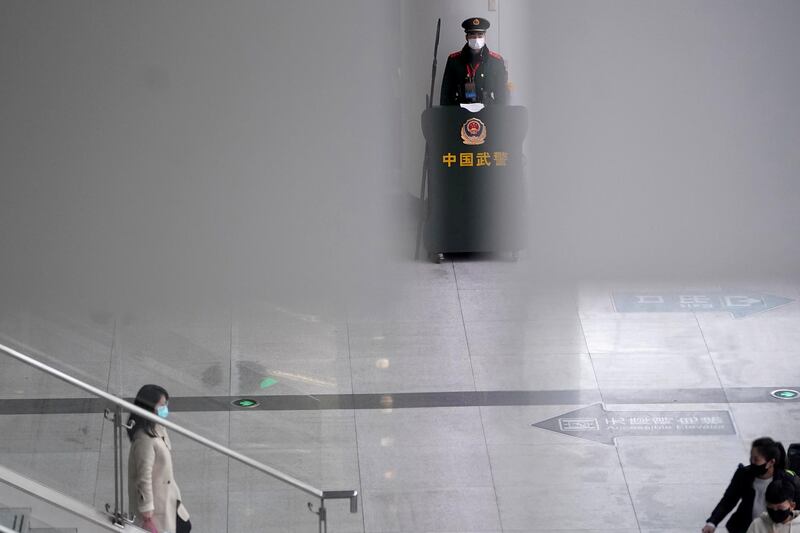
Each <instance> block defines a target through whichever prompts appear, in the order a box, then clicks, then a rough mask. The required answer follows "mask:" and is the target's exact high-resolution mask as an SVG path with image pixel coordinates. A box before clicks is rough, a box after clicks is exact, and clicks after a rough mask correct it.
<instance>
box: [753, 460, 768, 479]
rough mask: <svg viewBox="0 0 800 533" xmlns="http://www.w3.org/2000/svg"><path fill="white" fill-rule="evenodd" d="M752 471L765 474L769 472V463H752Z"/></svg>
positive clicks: (758, 474)
mask: <svg viewBox="0 0 800 533" xmlns="http://www.w3.org/2000/svg"><path fill="white" fill-rule="evenodd" d="M750 471H751V472H753V474H755V475H756V476H763V475H764V474H766V473H767V463H762V464H760V465H756V464H753V463H750Z"/></svg>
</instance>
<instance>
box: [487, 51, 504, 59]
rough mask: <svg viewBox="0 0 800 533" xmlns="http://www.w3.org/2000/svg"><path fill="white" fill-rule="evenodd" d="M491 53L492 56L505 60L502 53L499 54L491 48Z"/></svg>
mask: <svg viewBox="0 0 800 533" xmlns="http://www.w3.org/2000/svg"><path fill="white" fill-rule="evenodd" d="M489 55H490V56H492V57H493V58H495V59H499V60H500V61H504V59H503V56H501V55H500V54H498V53H497V52H494V51H492V50H489Z"/></svg>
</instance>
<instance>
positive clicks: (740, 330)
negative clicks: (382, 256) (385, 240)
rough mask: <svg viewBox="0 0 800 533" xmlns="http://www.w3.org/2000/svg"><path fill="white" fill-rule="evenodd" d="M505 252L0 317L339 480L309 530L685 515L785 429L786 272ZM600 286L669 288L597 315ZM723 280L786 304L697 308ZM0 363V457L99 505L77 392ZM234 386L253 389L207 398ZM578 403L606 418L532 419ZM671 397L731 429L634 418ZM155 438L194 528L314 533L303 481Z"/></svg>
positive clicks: (729, 289)
mask: <svg viewBox="0 0 800 533" xmlns="http://www.w3.org/2000/svg"><path fill="white" fill-rule="evenodd" d="M528 266H529V265H528V264H527V263H526V261H525V260H522V261H520V262H518V263H511V262H505V261H501V260H491V259H489V258H460V259H457V260H456V261H454V262H447V263H444V264H441V265H434V264H426V263H407V264H398V265H395V266H394V270H393V271H392V272H390V273H388V274H387V279H390V280H391V287H390V288H389V290H388V291H386V292H385V293H381V294H380V297H378V296H377V295H376V296H375V298H373V299H370V298H360V299H357V300H356V301H354V302H349V304H348V305H347V306H346V308H345V309H343V310H342V309H341V308H338V309H339V310H336V311H331V309H334V307H327V308H325V310H320V309H322V308H315V307H314V306H297V305H294V306H292V305H285V304H276V303H271V302H258V303H251V304H247V305H239V306H236V307H235V308H224V309H221V308H217V309H213V310H211V311H198V310H194V311H192V312H184V313H175V312H171V313H153V312H148V313H140V314H132V315H128V316H117V317H114V316H111V315H108V314H102V313H97V312H93V311H81V310H78V309H71V308H54V307H52V306H38V307H37V306H31V308H30V309H21V308H19V307H15V308H13V309H2V310H1V311H0V335H2V339H3V340H4V341H5V342H6V343H8V344H12V345H13V346H15V347H18V348H20V349H22V350H23V351H25V352H26V353H28V354H29V355H32V356H34V357H37V358H39V359H41V360H43V361H45V362H47V363H49V364H52V365H54V366H57V367H58V368H60V369H63V370H65V371H67V372H69V373H71V374H73V375H75V376H76V377H79V378H81V379H83V380H86V381H88V382H89V383H91V384H93V385H96V386H100V387H102V388H104V389H107V390H109V391H111V392H113V393H115V394H119V395H122V396H126V397H129V396H131V395H133V394H135V392H136V390H137V389H138V387H139V386H140V385H142V384H143V383H146V382H157V383H160V384H162V385H163V386H165V387H166V388H167V389H168V390H169V391H170V393H171V394H172V395H173V402H172V405H173V406H174V409H173V414H172V420H173V421H174V422H176V423H178V424H181V425H184V426H186V427H187V428H189V429H191V430H193V431H196V432H198V433H200V434H203V435H206V436H208V437H210V438H212V439H214V440H216V441H218V442H221V443H222V444H225V445H227V446H230V447H232V448H234V449H236V450H238V451H241V452H243V453H245V454H246V455H249V456H251V457H253V458H255V459H258V460H260V461H262V462H264V463H267V464H269V465H272V466H274V467H276V468H278V469H281V470H283V471H285V472H287V473H289V474H291V475H293V476H295V477H297V478H299V479H301V480H303V481H306V482H308V483H311V484H313V485H315V486H318V487H320V488H323V489H325V490H340V489H357V490H359V492H360V494H361V500H360V502H359V503H360V507H359V511H358V513H356V514H350V513H349V512H348V509H347V504H346V503H345V502H331V503H330V504H329V521H330V529H329V531H332V532H359V531H363V532H398V533H399V532H406V533H419V532H441V533H444V532H456V531H458V532H473V533H478V532H483V533H488V532H499V531H505V532H546V531H584V532H594V533H600V532H611V531H613V532H617V533H618V532H649V533H656V532H659V533H673V532H679V531H680V532H685V531H697V530H699V528H700V527H701V526H702V524H703V523H704V520H705V518H706V516H707V515H708V513H709V512H710V510H711V509H712V508H713V506H714V505H715V503H716V501H717V500H718V498H719V497H720V496H721V494H722V491H723V490H724V488H725V486H726V484H727V482H728V480H729V478H730V476H731V475H732V473H733V471H734V469H735V467H736V465H737V464H738V463H739V462H744V461H746V460H747V450H748V442H749V441H751V440H752V439H754V438H756V437H760V436H763V435H770V436H772V437H774V438H776V439H779V440H782V441H783V442H785V443H787V444H788V443H789V442H800V424H798V423H797V421H798V420H799V419H800V400H797V401H792V400H778V399H774V398H772V397H771V396H770V395H769V392H770V391H772V390H774V389H778V388H781V387H785V388H795V389H796V388H798V386H800V365H798V359H797V347H798V346H800V303H798V301H800V284H794V283H790V282H788V283H787V282H781V283H778V282H774V281H765V280H750V281H747V282H738V283H736V284H731V282H730V281H729V280H726V281H725V282H722V281H720V282H719V283H715V284H701V285H698V284H696V283H692V282H686V283H669V284H664V283H655V282H653V283H650V284H648V283H642V282H637V283H630V284H625V283H613V284H611V283H583V284H574V285H569V286H564V285H542V284H535V283H530V282H528V281H527V276H526V270H527V269H528ZM616 291H618V292H620V293H622V292H625V293H633V294H636V293H637V292H640V293H641V294H642V296H644V297H646V298H649V300H646V301H650V302H653V301H658V298H662V299H663V297H665V296H666V300H669V298H672V297H674V298H675V299H677V301H679V302H686V305H685V306H683V307H681V306H680V305H678V306H672V307H670V306H668V305H666V304H665V305H664V306H663V307H662V308H659V307H657V306H656V307H654V308H652V309H650V310H648V311H645V312H618V311H617V309H616V307H615V300H614V294H615V292H616ZM737 291H738V292H737ZM743 291H746V293H747V294H748V295H753V294H763V295H772V296H778V297H781V298H783V299H784V300H785V301H784V300H781V303H782V305H779V306H777V307H775V308H773V309H769V310H761V311H760V312H757V313H756V312H753V313H752V314H747V315H746V316H743V317H741V318H736V317H735V316H734V315H733V314H732V313H731V312H730V311H731V309H730V308H728V307H724V306H723V305H722V303H720V304H719V305H718V306H717V307H714V308H710V309H709V308H708V307H707V306H706V307H703V305H704V304H705V303H707V302H708V299H703V297H702V296H703V295H712V296H710V298H712V299H713V298H718V301H719V302H723V301H724V298H722V297H720V296H719V295H723V296H724V295H725V294H728V295H733V296H736V295H738V294H742V293H743ZM713 295H716V296H713ZM681 296H684V297H685V299H684V300H681V299H680V297H681ZM653 298H656V300H653ZM719 298H722V299H719ZM756 300H757V298H756ZM643 301H644V300H643ZM737 302H738V303H739V304H741V303H742V302H744V304H743V305H748V302H749V300H746V299H742V298H740V299H739V300H729V301H728V303H732V304H736V303H737ZM695 304H697V305H699V306H700V307H693V305H695ZM0 370H2V372H0V398H3V399H4V400H2V401H0V406H2V407H0V413H2V414H0V464H4V465H6V466H8V467H10V468H13V469H16V470H19V471H21V472H23V473H26V474H28V475H30V476H32V477H34V478H36V479H38V480H40V481H42V482H44V483H46V484H48V485H51V486H53V487H56V488H59V489H61V490H63V491H65V492H67V493H69V494H70V495H72V496H73V497H75V498H77V499H79V500H82V501H86V502H91V503H93V504H94V505H96V506H97V507H102V506H103V505H104V504H105V503H106V502H108V501H109V500H110V498H112V495H113V483H112V478H111V475H112V471H113V458H112V453H111V443H112V436H111V432H110V426H109V424H108V423H107V422H104V421H103V417H102V415H101V414H99V413H97V412H94V411H96V409H93V408H91V407H86V408H85V409H83V408H82V407H81V406H82V405H86V406H89V405H90V404H89V403H88V402H84V403H81V402H77V403H69V402H68V401H67V400H68V399H70V398H82V397H85V396H86V395H85V394H84V393H82V392H80V391H78V390H76V389H75V388H73V387H71V386H69V385H66V384H64V383H61V382H59V381H57V380H55V379H54V378H50V377H45V376H43V375H41V374H40V373H37V372H35V371H33V370H32V369H30V368H28V367H25V366H23V365H21V364H19V363H16V362H11V361H10V360H9V359H8V358H5V357H3V358H2V359H0ZM204 397H209V398H211V399H212V400H214V402H216V403H214V405H215V406H216V407H215V408H214V409H210V408H204V407H203V405H209V404H203V403H202V401H201V400H202V399H203V398H204ZM239 397H249V398H255V399H257V400H258V401H259V402H261V404H260V405H259V407H257V408H255V409H238V408H233V407H229V405H230V404H229V402H230V400H231V399H235V398H239ZM182 399H183V400H182ZM594 404H602V407H603V408H604V409H605V411H604V413H605V414H601V415H600V416H594V415H592V416H589V418H587V419H579V418H575V417H573V418H571V419H570V420H566V419H560V420H559V421H558V424H560V425H557V426H554V427H557V428H560V430H558V431H556V430H549V429H543V428H541V427H538V426H536V424H537V423H540V422H543V421H546V420H549V419H552V418H554V417H556V418H557V417H559V416H560V415H564V414H566V413H570V412H572V411H576V410H578V409H580V408H582V407H589V406H592V405H594ZM65 406H68V407H65ZM204 409H205V410H204ZM64 411H66V412H64ZM633 411H635V412H642V419H646V420H648V422H645V423H640V426H637V427H636V428H634V427H626V428H625V429H624V431H623V430H621V433H619V434H617V435H616V438H613V437H614V436H615V435H612V436H611V437H610V439H611V440H609V442H608V443H606V442H602V439H596V440H593V439H591V438H585V436H586V435H587V433H585V431H594V429H592V428H594V427H595V426H598V425H603V424H607V423H609V422H608V420H611V421H612V422H613V421H614V419H615V418H619V420H617V423H619V424H634V422H633V418H636V417H631V416H629V415H630V412H633ZM674 411H680V412H682V413H687V412H688V413H690V414H691V413H692V412H695V411H703V412H707V411H716V412H722V413H723V414H725V416H726V420H727V415H729V417H730V418H729V419H730V421H731V422H732V425H731V426H730V427H728V428H727V429H725V430H721V431H720V432H716V433H715V432H714V431H713V430H710V429H709V427H706V426H703V425H702V424H700V425H697V424H695V425H693V426H691V427H688V426H687V427H688V429H686V428H684V430H681V431H678V430H675V431H672V430H670V431H662V430H661V429H659V428H656V427H655V426H654V425H652V424H651V422H649V421H650V420H655V419H660V418H662V417H664V416H668V415H669V412H674ZM31 412H33V413H36V414H30V413H31ZM597 412H600V411H597ZM615 412H616V413H621V412H625V413H628V415H625V416H628V418H627V419H626V421H624V422H622V421H621V420H622V418H624V416H623V415H622V414H619V415H615ZM576 416H577V415H576ZM687 416H688V418H692V416H690V415H687ZM648 417H649V418H648ZM687 423H688V424H690V425H691V421H690V422H687ZM575 424H584V426H582V427H583V430H585V431H583V432H579V431H575V430H574V429H575V427H576V426H575ZM585 424H589V426H588V427H589V429H588V430H587V426H585ZM653 424H655V422H653ZM598 427H599V426H598ZM571 428H572V429H571ZM662 429H663V428H662ZM612 443H613V444H612ZM174 445H175V452H174V456H175V463H176V469H177V476H178V481H179V482H180V484H181V487H182V491H183V494H184V498H185V500H186V501H187V505H188V506H189V508H190V510H191V511H192V513H193V522H194V524H195V531H197V532H198V533H219V532H226V531H227V532H231V533H240V532H253V531H316V529H315V528H316V518H315V516H314V515H312V514H311V513H310V512H309V511H308V509H307V507H306V502H307V501H308V498H306V497H305V496H304V495H303V494H302V493H300V492H298V491H297V490H295V489H291V488H287V487H285V486H282V485H281V484H279V483H277V482H275V481H273V480H270V479H266V478H264V476H262V475H259V474H257V473H255V472H253V471H250V470H249V469H247V468H245V467H244V466H242V465H240V464H238V463H234V462H232V461H228V460H227V459H226V458H225V457H222V456H220V455H219V454H217V453H216V452H213V451H209V450H206V449H204V448H202V447H200V446H199V445H197V444H195V443H193V442H191V441H189V440H187V439H185V438H182V437H180V436H175V437H174Z"/></svg>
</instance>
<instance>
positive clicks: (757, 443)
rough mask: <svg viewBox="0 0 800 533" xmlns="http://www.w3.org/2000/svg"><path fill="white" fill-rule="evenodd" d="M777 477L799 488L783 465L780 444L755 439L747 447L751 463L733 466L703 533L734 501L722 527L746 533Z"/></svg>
mask: <svg viewBox="0 0 800 533" xmlns="http://www.w3.org/2000/svg"><path fill="white" fill-rule="evenodd" d="M778 480H779V481H782V482H785V483H787V484H789V485H791V486H792V487H795V490H799V491H800V479H798V477H797V475H796V474H795V472H793V471H791V470H787V469H786V451H785V450H784V448H783V444H781V443H780V442H777V441H774V440H772V439H771V438H769V437H762V438H760V439H756V440H754V441H753V445H752V447H751V449H750V464H749V465H747V466H743V465H739V468H737V469H736V472H735V473H734V474H733V479H731V482H730V485H728V488H727V489H726V490H725V494H724V495H723V496H722V499H721V500H720V501H719V503H718V504H717V506H716V507H715V508H714V510H713V511H712V512H711V516H710V517H708V520H706V525H705V526H703V528H702V530H701V531H702V533H714V531H715V530H716V529H717V526H718V525H719V523H720V522H722V520H723V519H724V518H725V517H726V516H727V515H728V513H730V512H731V511H733V508H734V507H736V506H737V504H738V508H737V509H736V511H735V512H734V513H733V515H732V516H731V518H730V520H728V523H727V524H725V527H726V528H727V529H728V532H729V533H745V532H746V531H747V528H748V527H749V526H750V524H751V523H752V522H753V520H754V519H755V518H758V517H759V516H761V514H762V513H764V512H765V511H766V509H767V503H768V502H767V501H766V499H765V494H766V490H767V487H768V486H769V484H770V483H772V482H773V481H778Z"/></svg>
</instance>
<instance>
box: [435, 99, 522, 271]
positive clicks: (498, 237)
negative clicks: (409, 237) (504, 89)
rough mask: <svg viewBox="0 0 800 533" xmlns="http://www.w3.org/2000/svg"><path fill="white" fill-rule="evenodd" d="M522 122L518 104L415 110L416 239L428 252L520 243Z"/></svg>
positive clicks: (516, 247) (510, 248)
mask: <svg viewBox="0 0 800 533" xmlns="http://www.w3.org/2000/svg"><path fill="white" fill-rule="evenodd" d="M527 127H528V114H527V110H526V109H525V108H524V107H521V106H488V107H485V108H483V109H482V110H480V111H478V112H474V113H473V112H471V111H469V110H467V109H465V108H462V107H461V106H442V107H432V108H430V109H426V110H425V112H423V113H422V131H423V133H424V135H425V140H426V141H427V143H428V154H429V160H428V185H427V192H428V195H427V196H428V203H427V213H426V216H425V226H424V243H425V248H426V250H427V252H428V256H429V257H430V258H431V259H433V260H434V261H437V262H438V261H441V260H443V259H444V255H443V254H447V253H464V252H491V253H498V252H499V253H510V254H512V255H513V256H514V257H515V258H516V256H517V253H518V252H519V251H520V250H522V249H523V247H524V243H523V225H524V209H525V183H524V174H523V157H522V143H523V140H524V139H525V133H526V131H527Z"/></svg>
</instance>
